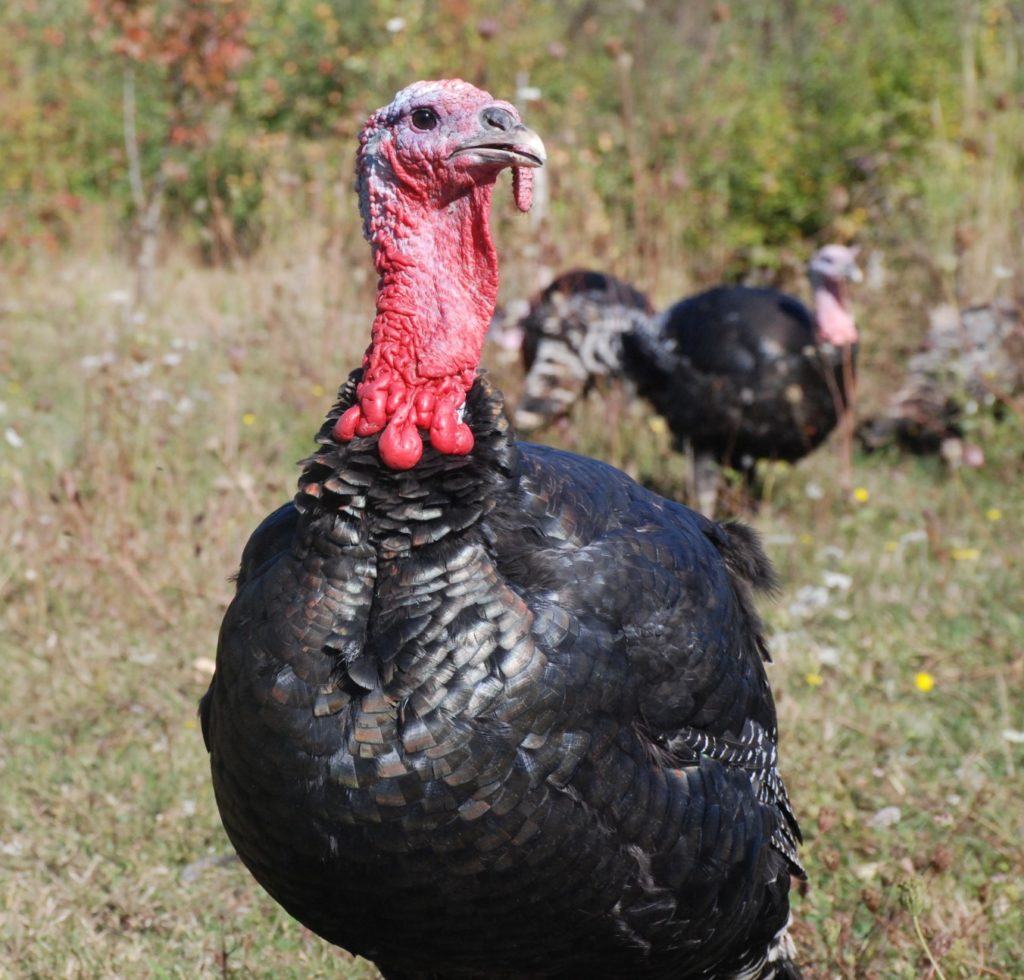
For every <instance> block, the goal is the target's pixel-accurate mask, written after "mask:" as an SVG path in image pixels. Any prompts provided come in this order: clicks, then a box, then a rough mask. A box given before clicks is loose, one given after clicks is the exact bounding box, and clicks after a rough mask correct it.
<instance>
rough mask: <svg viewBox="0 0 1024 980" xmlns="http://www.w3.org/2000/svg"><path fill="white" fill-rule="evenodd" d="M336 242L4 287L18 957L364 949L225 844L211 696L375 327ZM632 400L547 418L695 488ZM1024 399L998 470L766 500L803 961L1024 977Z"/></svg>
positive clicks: (881, 461) (842, 972)
mask: <svg viewBox="0 0 1024 980" xmlns="http://www.w3.org/2000/svg"><path fill="white" fill-rule="evenodd" d="M503 234H504V232H503ZM512 234H513V237H514V236H515V235H517V234H519V233H518V232H516V233H512ZM344 241H352V242H358V234H357V231H356V229H355V227H354V226H353V227H347V226H343V227H341V228H340V229H336V230H335V232H334V233H332V234H330V235H328V234H323V233H321V232H317V231H315V232H312V233H310V234H309V235H308V236H306V237H305V238H304V239H300V238H298V237H296V238H295V239H292V240H291V241H289V242H288V243H287V245H288V247H287V248H286V247H284V245H282V246H281V247H280V248H278V249H276V250H271V251H268V252H266V253H264V254H263V255H261V256H260V257H259V258H258V260H256V262H254V263H253V264H251V265H248V266H245V267H241V268H238V269H237V270H235V271H231V272H228V271H217V270H198V269H196V268H194V267H192V266H191V265H190V264H189V263H188V262H186V261H184V260H183V259H181V258H173V257H172V259H171V260H169V261H168V263H167V264H166V266H165V268H164V270H163V273H162V275H161V279H160V283H159V296H158V297H157V299H156V301H155V303H154V305H153V308H152V311H151V312H150V315H149V317H148V319H146V320H144V321H139V322H133V321H132V320H131V318H129V317H126V315H125V310H124V304H123V302H122V299H121V296H120V295H119V294H120V293H121V292H122V291H127V290H128V289H129V288H130V282H131V276H130V272H129V270H128V269H127V268H125V267H124V266H123V265H122V264H120V263H119V262H118V261H116V260H115V259H113V258H111V257H110V255H109V253H108V252H107V251H106V250H104V249H101V248H100V249H95V250H91V251H90V250H86V249H78V250H76V251H75V252H74V253H73V254H72V255H71V256H70V257H68V258H65V259H61V260H59V261H54V262H52V263H51V264H49V265H48V266H46V267H40V268H37V269H34V270H31V269H30V270H28V271H27V272H26V273H25V274H24V275H22V276H20V277H19V281H18V282H16V283H15V282H13V281H10V282H4V283H0V303H2V307H0V325H2V331H0V336H2V338H3V340H2V341H0V365H2V366H3V369H4V370H3V375H4V376H5V378H6V379H7V381H6V382H5V384H6V390H5V391H3V392H0V401H2V402H3V409H2V415H0V435H4V436H5V437H6V438H5V439H3V440H2V441H0V488H2V489H0V498H2V500H3V503H4V506H3V507H2V508H0V540H2V542H3V548H2V553H0V596H2V608H0V617H2V620H0V621H2V626H3V628H2V632H0V657H2V661H3V663H4V664H5V665H6V670H5V681H6V684H5V686H6V691H5V698H4V700H3V703H2V705H0V869H2V876H0V881H2V884H0V951H2V954H0V963H2V964H3V966H0V974H3V973H7V974H10V975H12V976H25V977H33V976H37V977H55V976H64V977H93V976H124V977H128V976H131V977H139V976H155V977H164V976H181V977H186V976H187V977H196V976H216V975H223V974H231V975H241V976H267V977H271V976H273V977H290V976H294V977H300V976H301V977H309V976H328V975H330V976H352V977H370V976H372V975H373V972H372V970H371V968H370V967H369V966H368V965H366V964H364V963H360V962H357V963H350V962H349V961H348V960H347V958H346V957H345V956H344V955H343V954H342V953H341V952H340V951H337V950H334V949H332V948H330V947H328V946H326V945H325V944H324V943H322V942H320V941H319V940H317V939H316V938H315V937H312V936H311V935H310V934H309V933H307V932H306V931H304V930H303V929H301V928H300V927H299V926H298V925H296V924H295V923H294V922H292V921H291V920H290V919H289V918H288V917H287V916H285V915H284V914H283V913H282V912H280V911H279V910H278V909H277V908H276V907H275V906H274V905H273V903H272V902H271V901H270V900H269V899H268V898H266V897H265V896H264V895H263V894H262V892H261V891H260V890H259V889H258V887H257V886H255V884H254V883H253V882H252V881H251V879H250V878H249V876H248V875H247V874H246V873H245V872H244V870H243V869H242V868H241V867H240V866H239V865H238V864H237V863H236V862H232V861H231V860H228V859H227V856H228V855H229V854H230V847H229V845H228V843H227V840H226V839H225V837H224V834H223V832H222V830H221V829H220V825H219V821H218V818H217V815H216V808H215V805H214V802H213V798H212V793H211V792H210V787H209V782H208V774H207V762H206V754H205V751H204V749H203V746H202V740H201V738H200V736H199V732H198V728H197V724H196V717H195V703H196V700H197V698H198V697H199V695H200V694H201V693H202V691H203V690H204V688H205V686H206V683H207V681H208V670H209V662H208V658H211V657H212V656H213V651H214V644H215V638H216V630H217V626H218V624H219V621H220V617H221V615H222V612H223V609H224V606H225V604H226V602H227V601H228V597H229V594H230V588H231V587H230V583H229V581H228V576H229V575H230V574H231V573H232V572H233V570H234V566H235V562H236V560H237V557H238V555H239V554H240V551H241V547H242V545H243V543H244V541H245V539H246V537H247V535H248V532H249V531H250V530H251V528H252V527H253V526H254V525H255V523H256V522H257V520H258V519H259V518H260V517H261V516H262V515H263V514H264V513H265V512H266V511H268V510H269V509H270V508H271V507H273V506H274V505H276V504H277V503H278V502H280V501H281V500H282V499H284V498H286V497H287V496H288V495H289V494H290V492H291V487H292V485H293V481H294V477H295V469H294V467H293V465H292V464H293V461H294V460H296V459H298V458H300V457H301V456H302V455H303V454H304V453H305V451H306V450H307V448H308V446H309V444H310V435H311V433H312V432H313V431H314V430H315V428H316V426H317V424H318V420H319V417H320V415H321V413H322V412H323V411H324V409H325V408H326V406H327V405H328V403H329V401H330V396H331V393H332V390H333V388H334V386H335V385H336V384H337V382H338V381H339V380H341V379H342V378H343V377H344V375H345V373H346V371H347V369H348V367H349V366H351V365H353V364H355V363H356V362H357V361H358V357H359V354H360V352H361V350H362V348H363V346H364V344H365V340H366V329H367V327H368V324H369V321H370V310H371V295H370V290H371V288H372V284H371V283H370V282H369V280H368V276H367V272H366V270H368V268H369V262H368V259H367V257H366V255H365V253H364V251H363V247H362V245H361V244H356V245H354V246H353V247H352V248H348V247H343V246H342V245H341V244H340V243H341V242H344ZM509 242H510V238H509V237H508V236H507V235H506V236H505V238H504V241H503V246H504V247H503V252H506V253H508V252H513V253H517V252H518V249H519V246H518V245H517V244H515V242H512V245H510V244H509ZM339 270H342V271H339ZM527 279H528V275H527V273H526V270H525V268H524V266H522V265H516V264H515V263H514V262H513V263H512V264H511V265H510V267H509V268H508V269H507V273H506V280H507V281H509V282H512V283H516V282H525V281H527ZM662 298H668V297H662ZM872 302H873V303H875V305H876V306H877V307H878V309H879V315H882V314H888V315H889V316H890V317H894V316H905V315H906V313H905V311H895V310H885V308H884V303H885V301H884V298H875V299H874V300H872ZM869 305H870V304H869ZM914 315H915V316H917V317H919V318H920V320H921V321H923V311H921V310H917V311H916V313H915V314H914ZM882 343H884V340H880V345H881V344H882ZM884 357H885V352H884V351H883V350H881V346H880V349H879V352H878V359H879V363H881V362H882V361H883V360H884ZM489 359H490V360H491V362H492V363H494V362H495V361H496V359H497V355H496V353H495V352H490V355H489ZM870 363H871V362H870V360H869V368H870ZM495 373H497V374H498V376H499V379H500V380H501V382H502V383H503V384H505V385H506V386H507V387H508V388H509V389H514V386H515V384H516V372H515V371H514V370H513V369H512V368H511V367H508V366H506V367H499V368H497V369H496V372H495ZM612 404H613V405H615V406H617V407H616V408H615V409H614V410H615V411H616V412H617V414H618V415H619V418H620V422H621V424H620V425H618V426H615V427H613V431H612V434H611V437H610V438H609V436H608V429H609V426H608V425H607V422H606V411H607V409H606V405H605V403H601V402H598V401H596V400H595V401H593V402H592V403H591V404H590V405H589V406H588V408H587V411H586V412H585V413H584V415H583V417H581V418H580V419H579V421H578V425H577V426H575V427H574V428H573V429H572V430H571V431H565V432H561V433H559V432H556V433H552V434H551V435H550V439H551V441H555V442H558V441H562V442H567V441H570V439H571V441H573V443H574V444H575V445H576V446H577V447H578V448H580V449H582V450H583V451H586V452H589V453H593V454H595V455H601V456H605V457H607V458H610V459H611V460H612V461H613V462H616V463H618V464H619V465H622V466H624V467H626V468H627V469H629V470H631V471H632V472H634V473H636V474H637V475H639V476H640V477H641V478H643V479H645V480H647V481H649V482H653V483H656V484H657V485H658V486H659V487H660V488H661V489H662V490H665V491H667V492H678V491H679V489H680V487H681V485H682V483H681V481H682V466H681V462H680V461H679V460H678V459H677V458H675V457H673V456H670V455H668V454H667V448H666V447H667V441H666V437H665V435H664V434H663V433H658V432H655V431H653V430H651V429H650V428H649V427H648V424H647V423H648V416H647V415H646V413H645V412H644V411H643V410H642V409H641V408H638V407H636V406H630V405H628V404H625V402H624V400H623V399H621V397H618V396H613V398H612ZM1013 425H1014V423H1013V422H1012V421H1010V422H1007V423H1005V424H1004V426H1003V427H1002V428H997V427H995V426H994V425H993V426H987V427H983V428H982V430H981V431H980V432H979V437H980V438H982V440H983V441H984V443H985V445H986V450H987V454H988V463H987V466H986V468H985V469H984V470H982V471H977V472H974V471H972V472H965V473H954V474H950V473H949V472H947V471H945V470H943V469H942V468H940V467H939V466H938V465H937V464H936V463H935V462H934V461H928V460H924V461H922V460H907V459H897V458H895V457H887V456H882V457H873V458H869V459H857V460H856V461H855V463H856V466H855V471H854V482H855V485H856V487H857V488H860V489H861V490H863V491H866V500H865V499H863V498H865V494H864V493H863V492H862V493H859V494H851V493H850V491H849V489H848V488H843V487H842V486H841V485H840V482H839V479H838V476H837V471H838V469H839V467H837V465H836V455H835V449H834V447H832V446H829V447H826V448H825V450H824V451H822V452H820V453H819V454H818V455H817V456H816V457H814V458H812V459H810V460H808V461H806V462H805V463H804V464H802V465H800V466H799V467H797V468H795V469H789V470H784V471H780V472H778V473H776V474H774V475H773V478H772V483H771V492H770V495H769V499H768V501H767V502H766V503H765V504H764V505H763V506H762V508H761V509H760V512H759V513H757V514H756V515H753V518H752V519H753V520H754V522H755V523H756V525H757V526H758V527H759V528H760V529H761V531H762V532H763V533H764V535H765V536H766V538H767V540H768V544H769V547H770V550H771V553H772V554H773V556H774V557H775V559H776V561H777V562H778V564H779V566H780V569H781V571H782V573H783V577H784V581H785V593H784V596H783V598H782V599H781V600H780V601H778V602H777V603H775V604H774V605H771V606H769V607H768V608H767V610H766V612H767V615H768V620H769V623H770V626H771V629H772V632H773V636H774V649H775V652H776V666H775V667H774V669H773V672H772V677H773V683H774V686H775V689H776V691H777V693H778V698H779V703H780V710H781V715H782V718H781V722H782V730H783V759H784V772H785V773H786V775H787V778H788V781H789V783H790V786H791V792H792V795H793V797H794V799H795V801H796V806H797V809H798V812H799V813H800V814H801V815H802V818H803V823H804V826H805V829H806V833H807V837H808V843H807V847H806V849H805V855H806V859H807V862H808V869H809V873H810V885H809V887H808V890H807V893H806V895H805V896H804V897H803V898H800V899H798V900H797V901H796V903H795V914H796V918H797V925H796V934H797V938H798V940H799V943H800V946H801V948H802V950H803V952H804V956H805V959H806V963H807V968H808V969H807V972H808V974H809V976H811V977H832V976H841V977H855V976H857V977H860V976H872V977H880V978H881V977H908V978H909V977H920V976H929V975H936V976H937V975H938V973H937V971H936V970H935V968H934V967H932V966H930V965H929V958H928V954H926V951H925V948H924V947H925V945H927V947H928V951H929V953H930V956H931V957H933V958H934V960H935V962H936V963H937V964H938V965H939V968H941V970H942V973H943V974H944V975H945V976H946V977H954V976H995V977H1009V976H1012V975H1014V974H1015V973H1016V974H1017V975H1019V964H1020V962H1022V961H1024V939H1022V937H1024V914H1022V911H1021V910H1022V907H1024V858H1022V852H1021V849H1020V840H1021V839H1022V836H1024V806H1022V801H1021V792H1020V785H1021V783H1020V769H1021V767H1022V766H1024V747H1022V745H1021V744H1020V743H1019V741H1018V740H1015V739H1019V737H1020V736H1019V734H1018V735H1016V736H1015V735H1014V733H1020V732H1021V731H1022V730H1024V707H1022V699H1021V690H1022V687H1024V654H1022V649H1021V637H1022V636H1024V622H1022V615H1021V609H1020V583H1021V579H1022V575H1021V570H1022V565H1024V545H1022V540H1024V526H1022V513H1021V503H1020V495H1019V490H1015V489H1014V487H1018V488H1019V485H1020V482H1019V481H1020V477H1021V473H1020V455H1019V445H1020V440H1021V438H1022V435H1024V433H1022V432H1021V431H1020V428H1019V427H1017V428H1013ZM858 498H861V499H860V501H858ZM997 511H998V512H997ZM919 675H927V677H928V678H931V679H932V680H933V682H934V686H933V687H932V689H930V690H928V691H924V690H921V689H920V688H919V686H918V685H919V684H921V685H923V686H925V687H927V686H928V682H927V680H926V679H925V678H924V676H920V677H919ZM893 808H898V809H893ZM901 883H904V884H903V887H902V890H901V887H900V886H901ZM906 883H909V885H907V884H906ZM915 889H917V891H915Z"/></svg>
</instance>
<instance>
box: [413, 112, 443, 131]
mask: <svg viewBox="0 0 1024 980" xmlns="http://www.w3.org/2000/svg"><path fill="white" fill-rule="evenodd" d="M412 124H413V125H414V126H415V127H416V128H417V129H433V128H434V127H435V126H436V125H437V113H436V112H434V110H433V109H413V111H412Z"/></svg>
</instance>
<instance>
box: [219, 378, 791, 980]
mask: <svg viewBox="0 0 1024 980" xmlns="http://www.w3.org/2000/svg"><path fill="white" fill-rule="evenodd" d="M357 380H358V372H357V373H356V375H354V376H353V377H352V378H351V379H350V381H349V383H348V384H347V385H346V386H345V387H344V388H343V389H342V392H341V394H340V396H339V403H338V405H337V406H336V407H335V409H334V410H333V411H332V413H331V416H330V417H329V418H328V420H327V422H326V423H325V425H324V427H323V429H322V431H321V435H320V438H319V442H320V450H319V451H318V453H317V454H316V455H315V456H314V457H312V458H311V459H310V460H309V461H307V463H306V465H305V469H304V472H303V476H302V478H301V480H300V490H299V493H298V495H297V496H296V499H295V502H294V503H292V504H288V505H286V506H285V507H283V508H281V509H280V510H278V511H276V512H275V513H274V514H272V515H271V516H270V517H268V518H267V519H266V520H265V521H264V522H263V524H262V525H261V526H260V527H259V528H258V529H257V531H256V532H255V533H254V535H253V536H252V538H251V540H250V541H249V544H248V545H247V547H246V549H245V552H244V554H243V558H242V567H241V572H240V575H239V579H238V588H237V594H236V596H235V599H234V601H233V602H232V604H231V607H230V608H229V610H228V613H227V615H226V617H225V620H224V625H223V627H222V631H221V638H220V645H219V650H218V661H217V673H216V676H215V679H214V681H213V683H212V685H211V687H210V690H209V692H208V693H207V695H206V697H205V698H204V700H203V702H202V705H201V718H202V727H203V733H204V737H205V739H206V741H207V745H208V747H209V749H210V751H211V757H212V772H213V782H214V788H215V792H216V797H217V802H218V805H219V808H220V811H221V815H222V819H223V821H224V825H225V828H226V830H227V832H228V835H229V837H230V838H231V841H232V843H233V844H234V846H235V848H236V849H237V851H238V853H239V855H240V856H241V858H242V860H243V861H244V862H245V864H246V866H247V867H248V868H249V869H250V871H251V872H252V873H253V875H254V876H255V877H256V878H257V880H258V881H259V882H260V883H261V884H262V885H263V886H264V887H265V888H266V889H267V891H269V892H270V894H271V895H272V896H273V897H274V898H275V899H276V900H277V901H278V902H280V903H281V904H282V905H283V906H284V907H285V908H286V909H287V910H288V911H289V912H290V913H291V914H292V915H294V916H295V917H296V918H297V919H299V920H300V921H301V922H303V923H304V924H305V925H307V926H308V927H309V928H311V929H312V930H314V931H315V932H317V933H318V934H319V935H321V936H323V937H325V938H326V939H328V940H330V941H331V942H333V943H336V944H338V945H340V946H343V947H345V948H346V949H348V950H350V951H351V952H353V953H357V954H360V955H362V956H365V957H367V958H369V959H371V960H373V961H374V962H375V963H377V965H378V966H379V967H380V969H381V970H382V972H384V974H385V975H386V976H388V977H452V978H458V977H464V978H471V977H472V978H485V977H487V978H491V977H518V978H522V977H565V978H568V977H581V976H589V977H599V978H600V977H608V978H612V977H626V976H636V977H650V978H660V977H664V978H669V977H671V978H676V980H678V978H686V977H741V976H742V977H770V976H784V977H790V976H798V973H797V972H796V969H795V967H793V966H792V964H791V963H790V962H789V960H788V958H787V952H786V951H787V947H788V940H787V939H786V938H785V933H784V929H785V926H786V922H787V919H788V889H789V880H790V873H791V872H799V865H798V863H797V860H796V856H795V848H796V841H797V838H798V833H799V832H798V829H797V825H796V821H795V819H794V817H793V814H792V810H791V808H790V805H789V801H788V799H787V796H786V792H785V789H784V787H783V784H782V782H781V779H780V777H779V775H778V772H777V769H776V743H777V736H776V720H775V709H774V704H773V700H772V696H771V692H770V690H769V687H768V682H767V678H766V674H765V669H764V663H763V661H764V658H765V657H766V651H765V647H764V643H763V640H762V636H761V628H760V624H759V621H758V619H757V615H756V613H755V611H754V609H753V606H752V601H751V592H752V590H753V589H755V588H765V587H769V586H770V585H771V583H772V572H771V569H770V566H769V565H768V563H767V560H766V559H765V558H764V556H763V554H762V552H761V551H760V548H759V546H758V545H757V543H756V540H755V539H754V537H753V535H752V533H751V532H750V531H748V530H747V529H746V528H744V527H743V526H742V525H717V524H713V523H711V522H710V521H708V520H706V519H704V518H702V517H701V516H700V515H697V514H695V513H694V512H692V511H689V510H687V509H686V508H684V507H681V506H679V505H677V504H674V503H672V502H669V501H666V500H663V499H661V498H659V497H657V496H655V495H653V494H651V493H649V492H648V491H646V490H644V489H643V488H642V487H640V486H638V485H637V484H635V483H634V482H632V481H631V480H630V479H629V478H628V477H626V476H624V475H623V474H621V473H619V472H618V471H616V470H614V469H612V468H610V467H608V466H605V465H604V464H601V463H599V462H596V461H593V460H588V459H584V458H581V457H578V456H574V455H572V454H568V453H564V452H559V451H557V450H552V449H546V448H542V447H540V446H534V445H529V444H517V443H516V442H515V441H514V439H513V437H512V435H511V432H510V429H509V426H508V423H507V422H506V420H505V418H504V415H503V413H502V406H501V401H500V397H499V396H497V395H496V394H495V393H494V392H492V391H491V390H490V389H489V387H488V386H487V384H486V382H485V381H483V380H481V379H478V380H477V382H476V384H475V385H474V386H473V388H472V389H471V391H470V393H469V396H468V401H467V404H466V412H465V419H466V422H467V424H468V425H469V426H470V428H471V429H472V431H473V435H474V438H475V448H474V449H473V451H472V453H470V454H468V455H464V456H453V455H442V454H440V453H438V452H436V451H435V450H434V449H433V448H432V447H430V446H427V447H426V450H425V453H424V456H423V459H422V460H421V461H420V463H419V464H418V465H417V466H416V467H415V469H412V470H407V471H398V470H394V469H389V468H387V467H386V466H384V465H382V463H381V460H380V457H379V454H378V452H377V450H376V443H377V440H378V439H379V436H371V437H367V438H358V437H357V438H355V439H353V440H352V441H350V442H347V443H339V442H338V441H336V440H335V438H334V436H333V435H332V432H333V431H334V428H333V427H334V423H335V422H336V420H337V418H338V417H340V415H341V414H342V413H343V412H344V411H345V410H346V409H347V408H348V406H349V405H350V404H351V403H352V401H353V398H354V397H355V394H354V393H355V383H356V381H357Z"/></svg>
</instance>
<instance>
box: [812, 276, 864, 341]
mask: <svg viewBox="0 0 1024 980" xmlns="http://www.w3.org/2000/svg"><path fill="white" fill-rule="evenodd" d="M811 285H812V287H813V289H814V309H815V319H816V320H817V330H818V340H819V341H822V342H824V343H828V344H832V345H833V346H835V347H851V346H853V345H854V344H855V343H857V341H858V339H859V336H860V335H859V334H858V333H857V325H856V324H855V323H854V320H853V311H852V310H851V308H850V298H849V294H848V292H847V289H846V284H845V283H840V282H831V281H828V280H817V279H813V278H812V280H811Z"/></svg>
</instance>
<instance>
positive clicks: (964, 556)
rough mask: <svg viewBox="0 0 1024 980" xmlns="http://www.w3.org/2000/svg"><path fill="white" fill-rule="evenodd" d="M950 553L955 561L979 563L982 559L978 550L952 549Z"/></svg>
mask: <svg viewBox="0 0 1024 980" xmlns="http://www.w3.org/2000/svg"><path fill="white" fill-rule="evenodd" d="M949 553H950V555H952V556H953V561H977V560H978V559H979V558H980V557H981V552H980V551H979V550H978V549H977V548H950V550H949Z"/></svg>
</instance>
